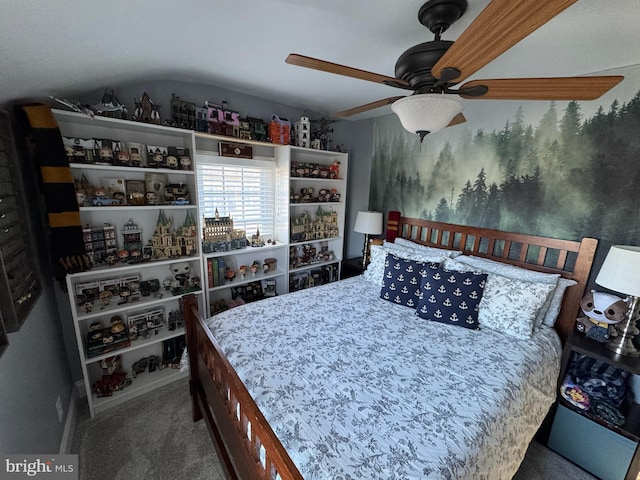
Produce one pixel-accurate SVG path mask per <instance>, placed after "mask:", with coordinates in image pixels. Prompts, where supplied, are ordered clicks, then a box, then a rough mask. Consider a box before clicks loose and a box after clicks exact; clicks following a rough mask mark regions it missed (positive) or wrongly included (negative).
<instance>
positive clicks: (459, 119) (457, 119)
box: [447, 113, 467, 127]
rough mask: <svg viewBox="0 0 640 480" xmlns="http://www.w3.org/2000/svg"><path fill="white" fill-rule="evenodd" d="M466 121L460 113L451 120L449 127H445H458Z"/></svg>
mask: <svg viewBox="0 0 640 480" xmlns="http://www.w3.org/2000/svg"><path fill="white" fill-rule="evenodd" d="M466 121H467V118H466V117H465V116H464V115H463V114H462V113H459V114H457V115H456V116H455V117H453V119H452V120H451V121H450V122H449V125H447V127H453V126H455V125H460V124H461V123H464V122H466Z"/></svg>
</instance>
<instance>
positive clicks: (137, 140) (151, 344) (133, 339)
mask: <svg viewBox="0 0 640 480" xmlns="http://www.w3.org/2000/svg"><path fill="white" fill-rule="evenodd" d="M54 115H55V117H56V120H57V122H58V125H59V127H60V131H61V134H62V136H63V137H68V138H77V139H109V140H112V141H117V142H120V143H118V145H119V146H120V147H121V148H122V149H125V148H128V146H129V145H132V144H139V145H138V146H139V147H140V146H144V147H143V148H146V146H147V145H152V146H159V147H177V148H180V149H189V152H188V153H189V156H190V159H191V162H190V165H189V164H187V165H186V167H187V168H186V169H178V168H179V165H178V168H151V167H147V166H145V163H142V165H141V166H123V165H109V164H95V163H77V162H72V163H71V164H70V166H71V169H72V173H73V175H74V178H75V179H76V180H80V179H83V181H84V182H88V183H89V184H90V185H91V186H93V187H104V186H105V184H111V185H125V187H127V186H133V185H134V183H135V184H137V185H136V186H137V187H138V189H139V188H140V187H142V188H143V191H142V194H143V198H141V197H140V195H138V197H137V198H136V199H131V198H130V197H129V194H130V193H131V191H125V196H124V199H122V201H123V203H125V204H119V205H94V204H93V202H92V201H91V198H90V197H89V196H88V195H87V196H86V197H87V198H84V199H82V198H80V199H79V201H80V202H82V200H84V203H83V204H81V206H80V208H79V210H80V218H81V221H82V224H83V226H84V225H88V226H90V227H91V228H85V231H84V236H85V241H87V242H89V243H88V244H89V245H91V248H94V246H95V249H94V250H91V249H89V253H90V254H91V255H92V256H93V260H94V262H95V263H94V266H93V268H91V269H90V270H88V271H84V272H79V273H74V274H70V275H67V280H66V282H67V291H68V296H69V302H70V305H71V313H72V317H73V323H74V327H75V333H76V340H77V345H78V352H79V355H80V360H81V366H82V371H83V377H84V387H85V390H86V392H87V399H88V404H89V411H90V414H91V416H94V415H96V414H97V413H99V412H101V411H103V410H104V409H106V408H109V407H112V406H114V405H118V404H121V403H122V402H124V401H126V400H128V399H130V398H133V397H135V396H138V395H141V394H143V393H146V392H149V391H151V390H153V389H155V388H157V387H160V386H162V385H165V384H167V383H169V382H172V381H174V380H176V379H178V378H181V377H183V376H184V375H185V374H184V373H182V372H181V371H180V369H175V368H172V367H171V365H169V362H167V360H168V359H167V358H163V356H164V357H166V353H167V351H168V350H167V349H168V348H169V346H171V352H175V351H174V350H173V349H174V348H175V347H176V344H178V346H180V345H181V343H182V339H181V336H182V335H183V334H184V327H183V325H181V323H180V321H179V315H178V316H177V317H176V316H174V314H175V313H177V312H179V310H180V299H181V297H182V296H184V295H186V294H195V295H197V296H198V297H199V304H200V308H202V307H203V306H204V291H203V289H202V285H201V282H202V278H203V272H202V257H201V249H200V246H201V244H200V225H199V213H198V206H197V193H196V192H197V190H196V189H197V181H196V173H195V144H194V137H193V132H192V131H189V130H181V129H176V128H170V127H165V126H159V125H150V124H144V123H136V122H131V121H124V120H118V119H111V118H105V117H97V116H96V117H89V116H87V115H83V114H78V113H73V112H63V111H54ZM169 154H170V155H171V153H169ZM143 162H144V157H143ZM169 165H170V164H169ZM167 185H168V186H169V188H172V189H173V188H174V187H176V186H177V187H178V188H175V189H174V190H173V191H175V192H179V195H180V198H179V199H176V200H180V201H179V202H177V203H179V204H171V202H170V198H171V197H169V196H168V195H165V191H167V189H166V187H167ZM185 188H186V193H185ZM150 189H151V190H152V191H153V193H154V195H153V196H149V195H148V192H149V190H150ZM125 190H126V188H125ZM139 193H140V192H139V191H138V194H139ZM93 194H94V196H95V194H96V192H95V191H94V192H93ZM132 203H133V204H132ZM105 226H106V227H105ZM125 227H126V228H125ZM178 232H179V233H178ZM125 234H127V235H129V234H131V236H127V237H126V239H125ZM114 237H115V243H116V246H115V247H116V251H117V254H116V256H115V258H114V257H113V251H114V246H113V245H112V244H111V242H113V240H114ZM152 238H153V239H154V241H155V243H152ZM90 240H91V241H90ZM103 241H104V243H105V244H106V245H107V246H106V248H105V247H104V245H102V246H100V247H97V246H96V245H97V244H98V243H97V242H103ZM123 250H128V251H129V255H130V257H129V258H125V257H120V252H122V251H123ZM136 256H139V257H138V258H136ZM177 266H179V267H180V269H179V271H178V270H176V267H177ZM187 267H188V271H187ZM104 292H110V293H104ZM170 314H171V315H170ZM151 315H154V316H153V318H154V320H153V321H151V323H146V322H145V321H144V319H145V318H146V317H147V316H151ZM170 319H171V321H170ZM114 322H115V323H116V324H118V323H121V324H122V325H124V328H125V330H124V333H122V332H121V331H119V330H121V329H122V327H119V326H117V327H115V328H114V327H113V325H114ZM154 322H155V323H154ZM136 331H139V332H140V335H136V334H135V333H134V332H136ZM143 334H144V335H143ZM100 339H102V341H103V346H100V345H99V342H98V343H96V342H97V341H98V340H100ZM110 342H113V343H110ZM90 345H91V348H90ZM104 345H110V346H111V347H106V348H105V347H104ZM114 345H115V346H116V347H117V348H116V347H113V346H114ZM110 348H112V349H110ZM114 356H119V358H120V364H119V366H118V367H116V370H115V371H116V372H117V371H122V372H125V373H126V375H127V379H126V382H125V381H124V380H123V381H122V382H121V383H120V384H119V385H117V382H115V381H114V382H115V383H114V384H113V386H114V387H115V388H114V391H113V392H111V391H110V390H111V389H110V388H109V389H108V390H109V392H108V393H107V394H106V395H103V394H102V390H101V389H100V388H98V384H99V383H100V382H102V381H104V378H110V377H103V375H104V374H105V373H107V374H109V373H111V370H107V368H108V366H109V364H111V360H112V358H113V357H114ZM149 357H155V358H156V359H158V360H159V362H158V365H156V368H155V369H153V368H149V369H148V370H145V371H144V372H142V371H141V372H140V373H137V374H136V375H135V378H133V377H134V369H133V366H134V364H136V362H138V361H139V360H140V359H142V358H149ZM163 361H164V363H165V364H166V365H163ZM172 363H174V366H175V362H172ZM136 365H139V364H136ZM163 366H164V367H165V368H161V367H163ZM105 370H106V372H105ZM129 381H130V384H129ZM116 385H117V386H116ZM97 392H100V393H101V395H100V396H99V395H98V393H97Z"/></svg>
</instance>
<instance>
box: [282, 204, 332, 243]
mask: <svg viewBox="0 0 640 480" xmlns="http://www.w3.org/2000/svg"><path fill="white" fill-rule="evenodd" d="M337 236H339V230H338V213H337V212H336V211H335V210H331V211H328V212H326V211H324V210H322V208H321V207H318V210H317V211H316V218H315V220H311V217H310V216H309V213H308V212H307V211H306V210H305V211H303V212H301V213H300V215H298V216H297V217H295V218H292V219H291V241H292V242H306V241H309V240H322V239H325V238H334V237H337Z"/></svg>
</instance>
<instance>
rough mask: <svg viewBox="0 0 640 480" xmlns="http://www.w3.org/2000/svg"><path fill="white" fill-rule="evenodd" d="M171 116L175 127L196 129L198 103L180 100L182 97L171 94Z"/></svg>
mask: <svg viewBox="0 0 640 480" xmlns="http://www.w3.org/2000/svg"><path fill="white" fill-rule="evenodd" d="M171 116H172V120H173V123H172V125H173V126H174V127H178V128H187V129H189V130H195V129H196V104H195V103H193V102H186V101H184V100H180V97H177V96H175V95H173V94H172V95H171Z"/></svg>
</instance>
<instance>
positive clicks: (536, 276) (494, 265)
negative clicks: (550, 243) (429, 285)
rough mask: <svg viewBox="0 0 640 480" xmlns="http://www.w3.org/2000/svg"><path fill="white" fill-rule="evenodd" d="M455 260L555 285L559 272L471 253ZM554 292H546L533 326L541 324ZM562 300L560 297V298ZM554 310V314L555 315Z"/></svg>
mask: <svg viewBox="0 0 640 480" xmlns="http://www.w3.org/2000/svg"><path fill="white" fill-rule="evenodd" d="M456 261H458V262H460V263H462V264H463V265H467V266H468V267H473V269H474V270H477V271H480V272H484V273H495V274H498V275H502V276H503V277H507V278H513V279H515V280H523V281H525V282H536V283H545V284H550V285H554V286H556V285H557V284H558V280H559V278H560V274H559V273H544V272H537V271H535V270H529V269H526V268H522V267H517V266H515V265H509V264H508V263H502V262H497V261H495V260H489V259H488V258H482V257H475V256H473V255H461V256H459V257H456ZM553 295H554V292H553V291H551V292H549V293H548V295H547V296H546V298H545V299H544V303H543V304H542V307H541V308H540V310H539V311H538V315H537V318H536V320H535V325H534V326H535V327H539V326H540V325H542V322H543V321H544V319H545V317H546V316H547V314H548V312H549V307H550V305H551V301H552V299H553ZM560 301H562V299H561V300H560ZM557 315H558V314H557V312H556V316H557Z"/></svg>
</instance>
